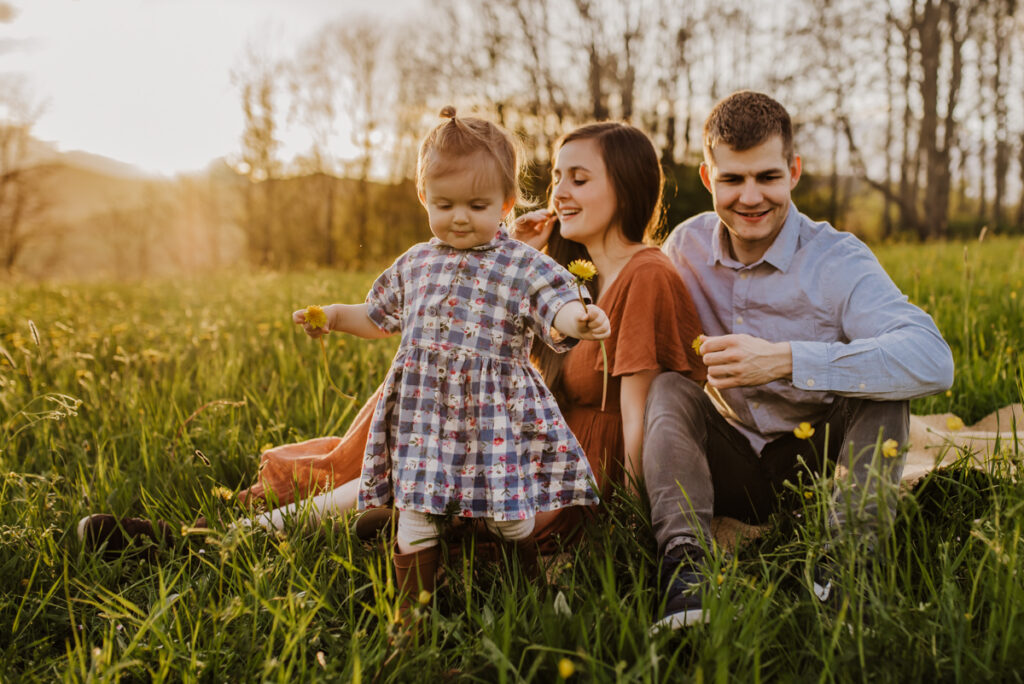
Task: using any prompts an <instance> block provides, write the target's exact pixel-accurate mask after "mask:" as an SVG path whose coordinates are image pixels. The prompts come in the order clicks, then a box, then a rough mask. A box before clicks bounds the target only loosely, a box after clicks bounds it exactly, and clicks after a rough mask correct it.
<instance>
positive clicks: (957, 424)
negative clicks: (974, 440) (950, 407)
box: [946, 416, 964, 432]
mask: <svg viewBox="0 0 1024 684" xmlns="http://www.w3.org/2000/svg"><path fill="white" fill-rule="evenodd" d="M946 429H947V430H949V431H950V432H956V431H957V430H963V429H964V421H962V420H960V418H959V416H950V417H949V418H947V419H946Z"/></svg>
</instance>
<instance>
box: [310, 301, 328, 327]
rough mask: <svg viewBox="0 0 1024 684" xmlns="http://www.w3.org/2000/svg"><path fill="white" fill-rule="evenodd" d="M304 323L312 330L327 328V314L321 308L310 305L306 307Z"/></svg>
mask: <svg viewBox="0 0 1024 684" xmlns="http://www.w3.org/2000/svg"><path fill="white" fill-rule="evenodd" d="M306 323H308V324H309V326H310V327H312V328H317V329H322V328H326V327H327V314H326V313H324V310H323V308H321V307H319V306H317V305H316V304H312V305H310V306H307V307H306Z"/></svg>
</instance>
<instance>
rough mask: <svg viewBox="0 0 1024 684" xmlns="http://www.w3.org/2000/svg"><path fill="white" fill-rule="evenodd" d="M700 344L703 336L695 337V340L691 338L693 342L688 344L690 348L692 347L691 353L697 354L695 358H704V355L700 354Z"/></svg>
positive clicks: (702, 341) (702, 342)
mask: <svg viewBox="0 0 1024 684" xmlns="http://www.w3.org/2000/svg"><path fill="white" fill-rule="evenodd" d="M702 344H704V336H703V335H697V336H696V337H695V338H693V342H691V343H690V346H691V347H693V351H695V352H697V356H704V354H703V353H701V350H700V345H702Z"/></svg>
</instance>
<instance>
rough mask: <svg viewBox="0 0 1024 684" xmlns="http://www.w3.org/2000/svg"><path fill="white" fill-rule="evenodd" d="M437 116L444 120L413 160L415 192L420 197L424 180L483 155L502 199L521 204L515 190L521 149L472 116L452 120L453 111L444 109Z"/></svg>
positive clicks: (505, 133)
mask: <svg viewBox="0 0 1024 684" xmlns="http://www.w3.org/2000/svg"><path fill="white" fill-rule="evenodd" d="M441 116H442V117H443V118H445V119H448V120H447V121H446V122H444V123H440V124H438V125H437V126H435V127H434V129H433V130H432V131H430V133H428V134H427V137H425V138H424V139H423V142H422V143H420V152H419V156H418V158H417V160H416V191H417V192H418V193H419V194H421V195H422V194H423V193H424V186H425V184H426V180H427V178H430V177H435V176H438V175H441V174H444V173H447V172H449V171H451V170H453V169H455V168H459V166H460V163H461V162H462V161H464V160H465V158H466V157H470V156H472V155H475V154H484V155H486V156H487V157H489V158H490V159H491V160H492V161H493V162H494V166H493V172H494V176H495V180H496V181H498V182H499V183H500V184H501V189H502V192H503V193H504V196H505V197H506V198H512V199H514V200H515V203H516V204H517V205H518V204H523V203H524V200H523V196H522V194H521V191H520V188H519V177H520V174H521V173H522V154H521V153H520V148H521V145H520V143H519V141H518V140H517V139H516V138H515V137H513V135H512V134H511V133H509V132H508V131H506V130H505V129H504V128H502V127H501V126H499V125H497V124H495V123H491V122H490V121H485V120H484V119H478V118H476V117H472V116H464V117H457V116H455V107H452V106H450V105H449V106H447V107H445V108H444V109H442V110H441Z"/></svg>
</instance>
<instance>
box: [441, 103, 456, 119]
mask: <svg viewBox="0 0 1024 684" xmlns="http://www.w3.org/2000/svg"><path fill="white" fill-rule="evenodd" d="M441 118H442V119H451V120H452V121H455V107H452V106H451V105H447V106H446V107H444V108H443V109H441Z"/></svg>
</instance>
